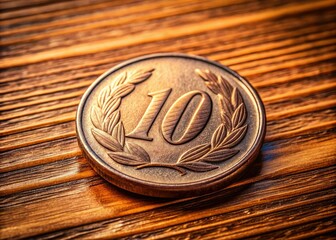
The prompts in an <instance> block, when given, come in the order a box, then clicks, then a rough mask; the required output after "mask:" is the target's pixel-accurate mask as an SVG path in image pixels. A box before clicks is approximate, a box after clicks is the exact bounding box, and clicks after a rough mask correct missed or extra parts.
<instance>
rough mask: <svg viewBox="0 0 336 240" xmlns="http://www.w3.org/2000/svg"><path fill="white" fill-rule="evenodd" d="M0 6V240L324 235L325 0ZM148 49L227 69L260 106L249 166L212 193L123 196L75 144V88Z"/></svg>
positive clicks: (329, 45) (331, 135)
mask: <svg viewBox="0 0 336 240" xmlns="http://www.w3.org/2000/svg"><path fill="white" fill-rule="evenodd" d="M0 2H1V3H0V8H1V13H0V25H1V30H2V31H1V33H0V36H1V41H0V45H1V46H2V49H1V56H2V59H1V60H0V67H1V69H2V71H1V72H0V162H1V164H0V239H7V238H12V239H20V238H34V239H51V238H53V239H70V238H84V239H93V238H101V239H107V238H118V239H142V238H147V239H167V238H174V239H175V238H176V239H186V238H190V239H194V238H196V239H197V238H202V239H218V238H220V239H226V238H228V239H232V238H249V239H279V238H291V239H297V238H300V239H302V238H305V239H306V238H309V239H321V238H330V239H332V237H333V235H332V233H333V232H334V231H335V213H336V209H335V205H334V199H335V195H336V192H335V189H336V188H335V175H336V167H335V163H336V158H335V156H336V149H335V144H336V140H335V130H336V129H335V126H336V120H335V117H336V111H335V109H336V108H335V106H336V100H335V99H336V98H335V93H336V91H335V89H336V84H335V73H336V68H335V61H334V60H335V57H336V56H335V54H336V51H335V50H336V48H335V35H336V31H335V26H336V24H335V23H336V18H335V16H336V10H335V9H334V8H333V6H334V5H335V1H334V0H329V1H327V0H321V1H312V0H309V1H305V0H296V1H290V0H270V1H262V0H260V1H251V0H232V1H221V0H211V1H206V0H196V1H194V0H182V1H168V0H158V1H155V2H153V1H148V0H144V1H138V0H136V1H135V0H125V1H122V2H120V1H106V0H89V1H78V0H73V1H63V0H62V1H57V2H55V1H51V2H46V1H44V0H31V1H30V2H29V4H28V3H27V2H26V1H23V0H13V1H8V0H0ZM162 51H164V52H184V53H190V54H196V55H201V56H205V57H208V58H210V59H212V60H216V61H219V62H221V63H222V64H225V65H228V66H229V67H231V68H232V69H233V70H235V71H238V72H239V74H241V75H243V76H244V77H246V78H247V79H248V80H249V81H250V82H251V84H252V85H253V86H254V87H255V88H256V89H257V90H258V92H259V93H260V95H261V97H262V99H263V101H264V103H265V108H266V112H267V135H266V139H265V143H264V144H263V147H262V149H261V152H260V154H259V156H258V158H257V160H256V162H255V163H254V164H253V165H252V166H251V167H250V168H249V169H248V172H247V174H246V175H245V176H244V177H243V178H241V179H239V180H237V181H236V182H234V183H232V184H231V185H229V186H226V187H225V188H223V189H222V190H220V191H218V192H215V193H211V194H208V195H205V196H199V197H195V198H187V199H175V200H174V199H171V200H169V199H156V198H149V197H143V196H139V195H136V194H132V193H128V192H126V191H123V190H120V189H118V188H116V187H114V186H112V185H110V184H108V183H107V182H106V181H104V180H103V179H102V178H101V177H99V176H98V175H97V174H96V173H95V172H94V171H93V170H92V168H91V167H90V166H89V164H88V162H87V160H86V159H85V158H84V157H83V156H82V153H81V151H80V149H79V147H78V143H77V140H76V136H75V122H74V120H75V111H76V108H77V104H78V101H79V99H80V98H81V95H82V93H83V92H84V91H85V89H86V88H87V87H88V86H89V85H90V84H91V83H92V82H93V81H94V79H96V78H97V77H98V76H99V75H101V74H102V73H103V72H105V71H106V70H107V69H109V68H111V67H113V66H115V65H116V64H118V63H120V62H122V61H124V60H127V59H130V58H133V57H137V56H141V55H144V54H150V53H156V52H162Z"/></svg>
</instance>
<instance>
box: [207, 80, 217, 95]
mask: <svg viewBox="0 0 336 240" xmlns="http://www.w3.org/2000/svg"><path fill="white" fill-rule="evenodd" d="M205 85H206V86H207V87H208V88H209V89H210V90H211V91H212V92H213V93H214V94H219V90H218V87H217V85H216V84H215V83H214V82H205Z"/></svg>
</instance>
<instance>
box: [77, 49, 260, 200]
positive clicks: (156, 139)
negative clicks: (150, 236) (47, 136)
mask: <svg viewBox="0 0 336 240" xmlns="http://www.w3.org/2000/svg"><path fill="white" fill-rule="evenodd" d="M76 124H77V135H78V141H79V143H80V146H81V148H82V149H83V151H84V153H85V155H86V157H87V159H88V160H89V161H90V163H91V165H92V167H93V168H94V169H95V170H96V171H97V172H98V173H99V174H100V175H101V176H102V177H104V178H105V179H106V180H108V181H109V182H111V183H113V184H115V185H116V186H118V187H121V188H123V189H126V190H129V191H132V192H136V193H140V194H144V195H148V196H156V197H184V196H192V195H199V194H204V193H207V192H210V191H215V190H216V189H219V188H221V187H223V186H224V184H226V183H229V182H230V181H231V180H233V179H234V178H236V177H237V176H239V175H241V173H242V172H243V171H244V170H245V169H246V168H247V167H248V166H249V165H250V164H251V162H252V161H253V160H254V159H255V158H256V156H257V155H258V152H259V150H260V148H261V145H262V142H263V139H264V136H265V126H266V118H265V111H264V107H263V104H262V102H261V100H260V98H259V96H258V94H257V93H256V92H255V90H254V89H253V88H252V86H251V85H250V84H249V83H248V82H247V81H246V80H244V79H243V78H242V77H240V76H239V75H238V74H237V73H235V72H233V71H232V70H230V69H228V68H227V67H224V66H222V65H220V64H219V63H216V62H213V61H209V60H207V59H204V58H201V57H196V56H190V55H184V54H155V55H148V56H144V57H141V58H137V59H133V60H130V61H128V62H125V63H122V64H120V65H118V66H116V67H114V68H112V69H111V70H109V71H108V72H106V73H105V74H103V75H102V76H101V77H99V78H98V79H97V80H96V81H95V82H94V83H93V84H92V85H91V86H90V88H89V89H88V90H87V92H86V93H85V94H84V96H83V98H82V100H81V102H80V104H79V107H78V112H77V119H76Z"/></svg>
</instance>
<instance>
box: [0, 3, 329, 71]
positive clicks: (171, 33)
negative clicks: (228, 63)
mask: <svg viewBox="0 0 336 240" xmlns="http://www.w3.org/2000/svg"><path fill="white" fill-rule="evenodd" d="M333 5H334V3H333V2H332V1H321V2H313V3H307V4H299V5H293V6H290V7H288V6H286V7H278V8H274V9H271V10H265V11H261V12H255V13H252V14H246V15H245V16H244V17H242V16H238V17H237V16H236V17H227V18H216V19H212V20H208V21H204V22H200V23H196V24H188V25H184V26H179V27H172V28H169V29H168V28H166V29H164V30H154V31H152V32H150V33H142V34H137V35H135V36H127V37H121V38H118V39H107V40H101V41H96V42H91V43H85V44H78V45H76V46H72V47H64V48H56V49H52V50H50V51H43V52H39V53H36V54H27V55H25V56H24V57H22V56H18V57H11V58H7V59H6V60H4V59H1V60H0V68H9V67H15V66H22V65H27V64H33V63H38V62H42V61H47V60H53V59H60V58H68V57H74V56H82V55H87V54H92V53H97V52H103V51H108V50H113V49H117V48H123V47H129V46H133V45H138V44H143V43H149V42H154V41H160V40H164V39H172V38H177V37H181V36H184V35H193V34H199V33H203V32H207V31H213V30H217V29H221V28H225V27H232V26H236V25H240V24H244V23H250V22H257V21H262V20H266V19H271V18H272V19H274V18H278V17H283V16H288V15H291V14H299V13H303V12H307V11H311V10H314V9H320V8H328V7H332V6H333Z"/></svg>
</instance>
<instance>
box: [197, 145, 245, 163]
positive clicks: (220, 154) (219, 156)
mask: <svg viewBox="0 0 336 240" xmlns="http://www.w3.org/2000/svg"><path fill="white" fill-rule="evenodd" d="M238 152H239V150H235V149H227V148H225V149H216V150H215V151H213V152H211V153H209V154H208V155H206V156H205V157H204V158H203V161H206V162H221V161H224V160H227V159H229V158H231V157H233V156H234V155H236V154H237V153H238Z"/></svg>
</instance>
